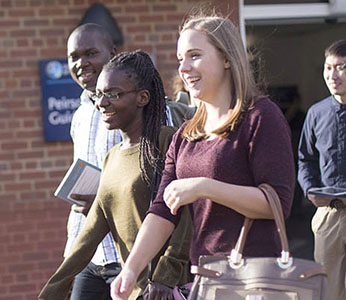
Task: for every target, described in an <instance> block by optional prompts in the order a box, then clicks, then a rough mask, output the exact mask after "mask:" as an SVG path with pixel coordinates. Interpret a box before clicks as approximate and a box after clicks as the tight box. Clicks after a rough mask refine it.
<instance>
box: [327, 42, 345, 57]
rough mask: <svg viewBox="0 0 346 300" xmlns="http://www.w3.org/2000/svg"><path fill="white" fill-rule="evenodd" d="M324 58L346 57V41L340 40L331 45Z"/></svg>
mask: <svg viewBox="0 0 346 300" xmlns="http://www.w3.org/2000/svg"><path fill="white" fill-rule="evenodd" d="M324 56H325V57H327V56H339V57H346V40H339V41H336V42H334V43H333V44H331V45H330V46H329V47H328V48H327V49H326V50H325V51H324Z"/></svg>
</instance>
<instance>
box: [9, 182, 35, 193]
mask: <svg viewBox="0 0 346 300" xmlns="http://www.w3.org/2000/svg"><path fill="white" fill-rule="evenodd" d="M4 186H5V189H6V190H7V191H24V190H29V189H30V188H31V184H30V183H23V182H21V183H11V184H10V183H6V184H5V185H4Z"/></svg>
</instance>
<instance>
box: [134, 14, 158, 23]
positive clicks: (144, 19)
mask: <svg viewBox="0 0 346 300" xmlns="http://www.w3.org/2000/svg"><path fill="white" fill-rule="evenodd" d="M163 21H164V17H163V15H143V16H139V22H140V23H162V22H163Z"/></svg>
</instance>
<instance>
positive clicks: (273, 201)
mask: <svg viewBox="0 0 346 300" xmlns="http://www.w3.org/2000/svg"><path fill="white" fill-rule="evenodd" d="M258 188H259V189H260V190H261V191H262V192H263V193H264V195H265V197H266V199H267V201H268V203H269V205H270V207H271V209H272V211H273V215H274V220H275V224H276V228H277V231H278V233H279V237H280V241H281V248H282V252H281V258H279V259H278V263H279V265H280V267H282V268H288V267H289V266H290V265H291V264H292V258H291V257H290V253H289V247H288V239H287V234H286V226H285V219H284V214H283V211H282V206H281V202H280V199H279V196H278V194H277V193H276V191H275V190H274V189H273V188H272V187H271V186H270V185H269V184H266V183H263V184H260V185H259V186H258ZM252 223H253V219H250V218H247V217H245V219H244V224H243V226H242V228H241V231H240V235H239V238H238V241H237V243H236V246H235V248H234V249H233V250H232V251H231V255H230V264H231V266H233V267H234V268H238V267H240V266H241V265H242V256H243V250H244V245H245V242H246V238H247V234H248V232H249V230H250V228H251V226H252Z"/></svg>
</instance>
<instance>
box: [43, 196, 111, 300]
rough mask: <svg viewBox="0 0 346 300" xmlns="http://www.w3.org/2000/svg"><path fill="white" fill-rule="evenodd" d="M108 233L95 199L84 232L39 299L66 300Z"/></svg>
mask: <svg viewBox="0 0 346 300" xmlns="http://www.w3.org/2000/svg"><path fill="white" fill-rule="evenodd" d="M108 231H109V227H108V224H107V222H106V219H105V217H104V214H103V212H102V210H101V208H100V206H99V204H98V201H97V199H95V201H94V203H93V205H92V206H91V208H90V211H89V213H88V217H87V218H86V221H85V225H84V227H83V230H82V231H81V233H80V234H79V236H78V237H77V239H76V241H75V243H74V245H73V247H72V249H71V252H70V253H69V255H68V256H67V257H66V258H65V259H64V261H63V262H62V264H61V265H60V267H59V268H58V269H57V271H56V272H55V273H54V274H53V275H52V277H51V278H50V279H49V280H48V282H47V283H46V284H45V286H44V287H43V289H42V290H41V292H40V294H39V298H40V299H46V300H48V299H49V300H64V299H65V297H66V296H67V294H68V292H69V289H70V286H71V284H72V281H73V279H74V277H75V276H76V275H77V274H78V273H80V272H81V271H82V270H83V269H84V268H85V267H86V266H87V265H88V263H89V262H90V260H91V259H92V257H93V255H94V253H95V251H96V248H97V245H98V244H99V243H100V242H101V241H102V239H103V238H104V236H105V235H106V234H107V233H108Z"/></svg>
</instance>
